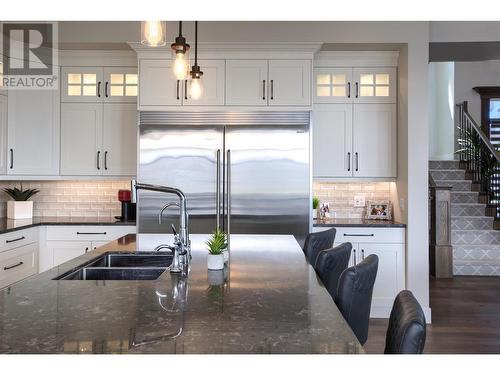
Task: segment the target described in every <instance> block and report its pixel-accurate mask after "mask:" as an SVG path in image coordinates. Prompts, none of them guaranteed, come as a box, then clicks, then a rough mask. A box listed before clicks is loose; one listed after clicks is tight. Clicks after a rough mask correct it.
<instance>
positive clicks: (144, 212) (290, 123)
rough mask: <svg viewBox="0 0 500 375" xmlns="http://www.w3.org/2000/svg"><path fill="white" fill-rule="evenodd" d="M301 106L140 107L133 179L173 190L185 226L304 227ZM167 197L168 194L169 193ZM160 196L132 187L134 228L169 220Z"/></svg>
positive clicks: (144, 229) (305, 117)
mask: <svg viewBox="0 0 500 375" xmlns="http://www.w3.org/2000/svg"><path fill="white" fill-rule="evenodd" d="M309 143H310V142H309V113H308V112H299V113H295V112H293V113H287V112H271V113H260V112H257V113H253V112H239V113H231V112H211V113H210V114H207V116H206V118H205V117H204V116H202V114H200V113H186V112H184V113H179V112H141V123H140V141H139V148H140V153H139V155H140V156H139V173H138V177H139V181H140V182H143V183H150V184H160V185H167V186H172V187H176V188H179V189H181V190H182V191H183V192H184V193H185V194H186V197H187V203H188V210H189V214H190V229H191V233H210V232H212V231H213V230H214V229H215V228H216V227H217V226H219V227H221V228H223V229H224V230H225V231H226V232H230V233H231V234H235V233H263V234H264V233H275V234H297V235H300V234H305V233H307V232H308V230H309V220H310V219H309V204H310V203H309V202H310V189H311V187H310V161H309V154H310V152H309ZM172 198H173V200H174V197H172ZM165 203H166V202H165V196H164V195H163V196H160V195H157V194H155V193H150V192H140V194H139V199H138V204H137V207H138V231H139V233H162V232H165V231H166V230H167V229H168V227H169V226H170V223H176V222H177V220H178V212H177V211H176V210H175V207H173V209H169V210H168V212H166V213H164V217H163V221H162V224H161V225H159V224H158V213H159V212H160V210H161V208H162V207H163V205H164V204H165Z"/></svg>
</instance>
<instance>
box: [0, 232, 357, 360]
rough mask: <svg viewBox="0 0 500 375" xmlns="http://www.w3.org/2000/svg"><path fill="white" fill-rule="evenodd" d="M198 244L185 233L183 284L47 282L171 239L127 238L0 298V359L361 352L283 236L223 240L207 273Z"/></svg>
mask: <svg viewBox="0 0 500 375" xmlns="http://www.w3.org/2000/svg"><path fill="white" fill-rule="evenodd" d="M206 239H207V235H192V236H191V241H192V253H193V259H192V263H191V271H190V274H189V277H188V278H187V279H185V278H182V277H179V276H177V275H174V274H171V273H169V272H168V270H167V271H165V272H164V273H163V274H162V275H161V276H160V277H159V278H158V279H157V280H150V281H146V280H141V281H102V280H101V281H69V280H63V281H56V280H52V279H53V278H54V277H56V276H58V275H61V274H62V273H65V272H67V271H69V270H71V269H72V268H74V267H76V266H78V265H80V264H82V263H84V262H86V261H89V260H90V259H93V258H95V257H97V256H99V255H100V254H101V253H104V252H106V251H142V250H148V251H150V250H151V248H152V246H154V245H155V244H158V243H170V242H171V240H172V238H171V236H168V235H139V237H138V238H137V242H136V236H135V235H127V236H125V237H122V238H120V239H118V240H116V241H113V242H111V243H110V244H108V245H105V246H104V247H100V248H98V249H97V250H94V251H91V252H88V253H87V254H85V255H82V256H80V257H78V258H76V259H73V260H71V261H69V262H67V263H64V264H62V265H60V266H58V267H55V268H52V269H51V270H48V271H46V272H44V273H41V274H39V275H35V276H33V277H30V278H28V279H26V280H24V281H22V282H19V283H17V284H15V285H13V286H10V287H8V288H6V289H4V290H2V291H0V352H2V353H172V354H173V353H193V354H194V353H363V348H362V346H361V345H360V343H359V342H358V340H357V339H356V337H355V336H354V334H353V333H352V331H351V329H350V327H349V326H348V324H347V323H346V321H345V320H344V318H343V317H342V315H341V314H340V312H339V310H338V309H337V307H336V306H335V304H334V302H333V300H332V298H331V297H330V295H329V294H328V292H327V291H326V289H325V288H324V287H323V286H322V285H321V283H320V282H319V281H318V279H317V277H316V274H315V272H314V270H313V268H312V267H311V266H310V265H309V264H308V263H307V262H306V260H305V257H304V254H303V252H302V250H301V248H300V246H299V245H298V243H297V242H296V240H295V239H294V238H293V237H292V236H284V235H232V236H231V251H230V261H229V264H228V266H226V269H225V270H223V271H222V270H221V271H208V270H207V265H206V250H205V245H204V241H205V240H206ZM176 288H177V289H176ZM175 291H177V292H175Z"/></svg>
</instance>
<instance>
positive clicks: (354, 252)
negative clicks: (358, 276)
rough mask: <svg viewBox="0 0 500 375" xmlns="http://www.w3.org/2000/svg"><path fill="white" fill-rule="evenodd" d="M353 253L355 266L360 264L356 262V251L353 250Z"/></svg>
mask: <svg viewBox="0 0 500 375" xmlns="http://www.w3.org/2000/svg"><path fill="white" fill-rule="evenodd" d="M352 252H353V254H354V265H356V263H358V262H357V261H356V249H353V250H352Z"/></svg>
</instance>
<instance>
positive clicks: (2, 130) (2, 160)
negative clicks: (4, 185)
mask: <svg viewBox="0 0 500 375" xmlns="http://www.w3.org/2000/svg"><path fill="white" fill-rule="evenodd" d="M6 173H7V97H6V96H4V95H0V174H6Z"/></svg>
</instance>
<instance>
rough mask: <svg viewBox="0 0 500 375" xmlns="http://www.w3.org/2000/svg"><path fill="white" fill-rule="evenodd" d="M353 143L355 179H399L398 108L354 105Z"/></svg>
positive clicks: (386, 105) (392, 106)
mask: <svg viewBox="0 0 500 375" xmlns="http://www.w3.org/2000/svg"><path fill="white" fill-rule="evenodd" d="M352 139H353V144H352V152H353V164H352V169H353V176H354V177H396V175H397V151H396V150H397V147H396V143H397V139H396V105H395V104H355V105H354V107H353V130H352Z"/></svg>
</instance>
